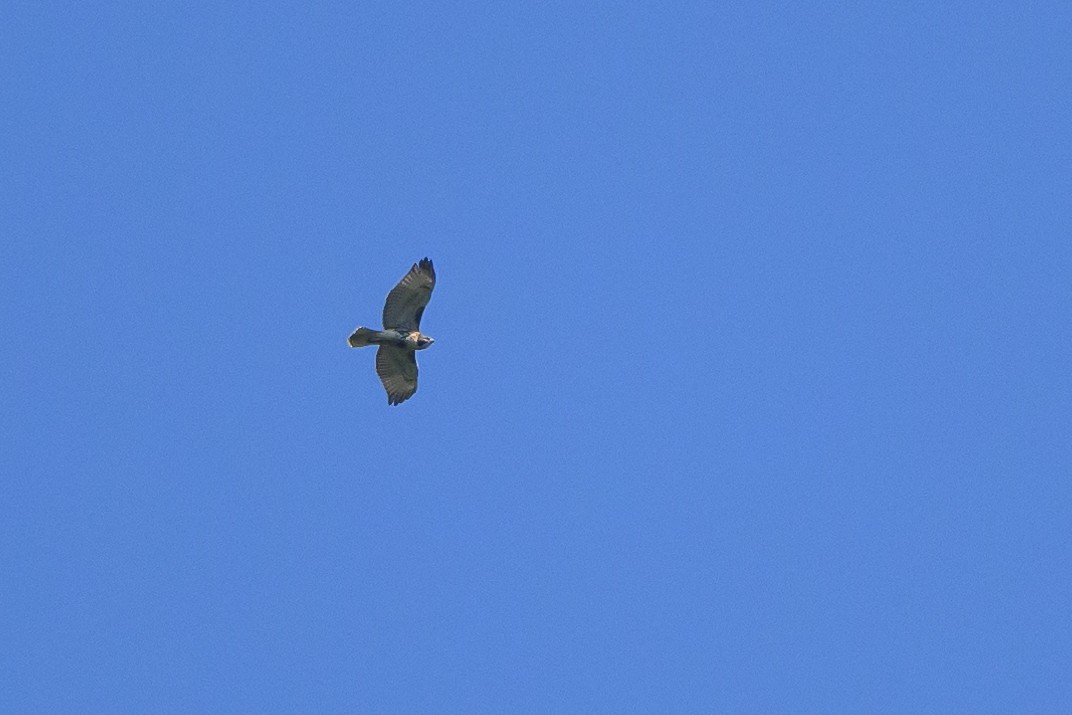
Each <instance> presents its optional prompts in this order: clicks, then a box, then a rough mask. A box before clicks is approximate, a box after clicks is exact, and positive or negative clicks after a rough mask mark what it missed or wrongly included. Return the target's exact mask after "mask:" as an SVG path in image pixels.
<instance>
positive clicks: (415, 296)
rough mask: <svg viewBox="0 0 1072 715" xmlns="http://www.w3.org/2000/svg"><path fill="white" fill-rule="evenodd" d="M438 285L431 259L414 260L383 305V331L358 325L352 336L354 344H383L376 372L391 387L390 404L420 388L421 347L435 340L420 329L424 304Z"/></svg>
mask: <svg viewBox="0 0 1072 715" xmlns="http://www.w3.org/2000/svg"><path fill="white" fill-rule="evenodd" d="M433 288H435V268H433V267H432V262H431V261H429V260H428V259H427V258H422V259H421V261H420V263H414V264H413V267H412V268H410V269H409V273H407V274H406V275H405V276H403V277H402V280H400V281H399V282H398V285H396V286H395V287H394V288H392V289H391V292H390V293H388V294H387V302H386V303H384V306H383V330H373V329H371V328H364V327H361V328H358V329H357V330H355V331H354V332H353V335H351V336H350V341H349V342H350V347H352V348H363V347H365V346H366V345H379V346H380V349H379V350H377V351H376V374H377V375H379V376H380V382H382V383H383V388H384V389H385V390H387V404H389V405H398V404H401V403H403V402H405V401H406V400H408V399H409V398H411V397H413V393H414V392H416V391H417V354H416V351H417V350H424V349H425V348H426V347H428V346H429V345H431V344H432V343H433V342H435V341H434V340H433V339H432V338H430V337H428V336H427V335H422V334H421V332H420V327H421V316H422V315H424V307H425V306H426V305H428V300H429V299H430V298H431V297H432V289H433Z"/></svg>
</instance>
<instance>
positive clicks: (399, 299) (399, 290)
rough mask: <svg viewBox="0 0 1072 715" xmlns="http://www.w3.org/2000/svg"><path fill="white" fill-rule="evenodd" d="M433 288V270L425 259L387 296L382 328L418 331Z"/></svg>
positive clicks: (410, 270)
mask: <svg viewBox="0 0 1072 715" xmlns="http://www.w3.org/2000/svg"><path fill="white" fill-rule="evenodd" d="M433 288H435V268H433V267H432V262H431V261H429V260H428V259H427V258H422V259H421V262H420V263H414V264H413V268H410V269H409V273H407V274H406V275H405V276H404V277H403V278H402V280H400V281H399V282H398V285H396V286H395V287H394V288H392V289H391V292H390V293H388V294H387V302H386V303H385V304H384V306H383V327H384V328H388V329H394V330H419V329H420V327H421V315H423V314H424V306H426V305H428V299H429V298H431V297H432V289H433Z"/></svg>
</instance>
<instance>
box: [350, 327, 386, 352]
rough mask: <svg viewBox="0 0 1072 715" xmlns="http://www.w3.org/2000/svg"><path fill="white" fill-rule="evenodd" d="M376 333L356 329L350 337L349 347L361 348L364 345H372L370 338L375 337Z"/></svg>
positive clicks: (366, 329)
mask: <svg viewBox="0 0 1072 715" xmlns="http://www.w3.org/2000/svg"><path fill="white" fill-rule="evenodd" d="M378 332H379V331H378V330H372V329H371V328H358V329H357V330H355V331H354V334H353V335H351V336H350V340H349V342H350V347H352V348H363V347H365V346H366V345H371V344H372V343H373V340H372V338H374V337H376V334H377V333H378Z"/></svg>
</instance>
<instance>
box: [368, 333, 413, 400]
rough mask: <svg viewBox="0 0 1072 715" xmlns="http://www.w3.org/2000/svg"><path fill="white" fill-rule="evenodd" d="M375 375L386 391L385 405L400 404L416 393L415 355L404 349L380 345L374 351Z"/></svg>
mask: <svg viewBox="0 0 1072 715" xmlns="http://www.w3.org/2000/svg"><path fill="white" fill-rule="evenodd" d="M376 374H377V375H379V376H380V382H382V383H383V389H385V390H387V404H389V405H398V404H401V403H403V402H405V401H406V400H408V399H409V398H411V397H413V393H414V392H416V391H417V355H416V353H414V352H413V351H412V350H406V349H405V348H399V347H395V346H394V345H381V346H380V349H379V350H377V351H376Z"/></svg>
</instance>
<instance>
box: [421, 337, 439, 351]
mask: <svg viewBox="0 0 1072 715" xmlns="http://www.w3.org/2000/svg"><path fill="white" fill-rule="evenodd" d="M434 342H435V338H430V337H428V336H427V335H418V336H417V349H418V350H424V349H425V348H426V347H428V346H429V345H431V344H432V343H434Z"/></svg>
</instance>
